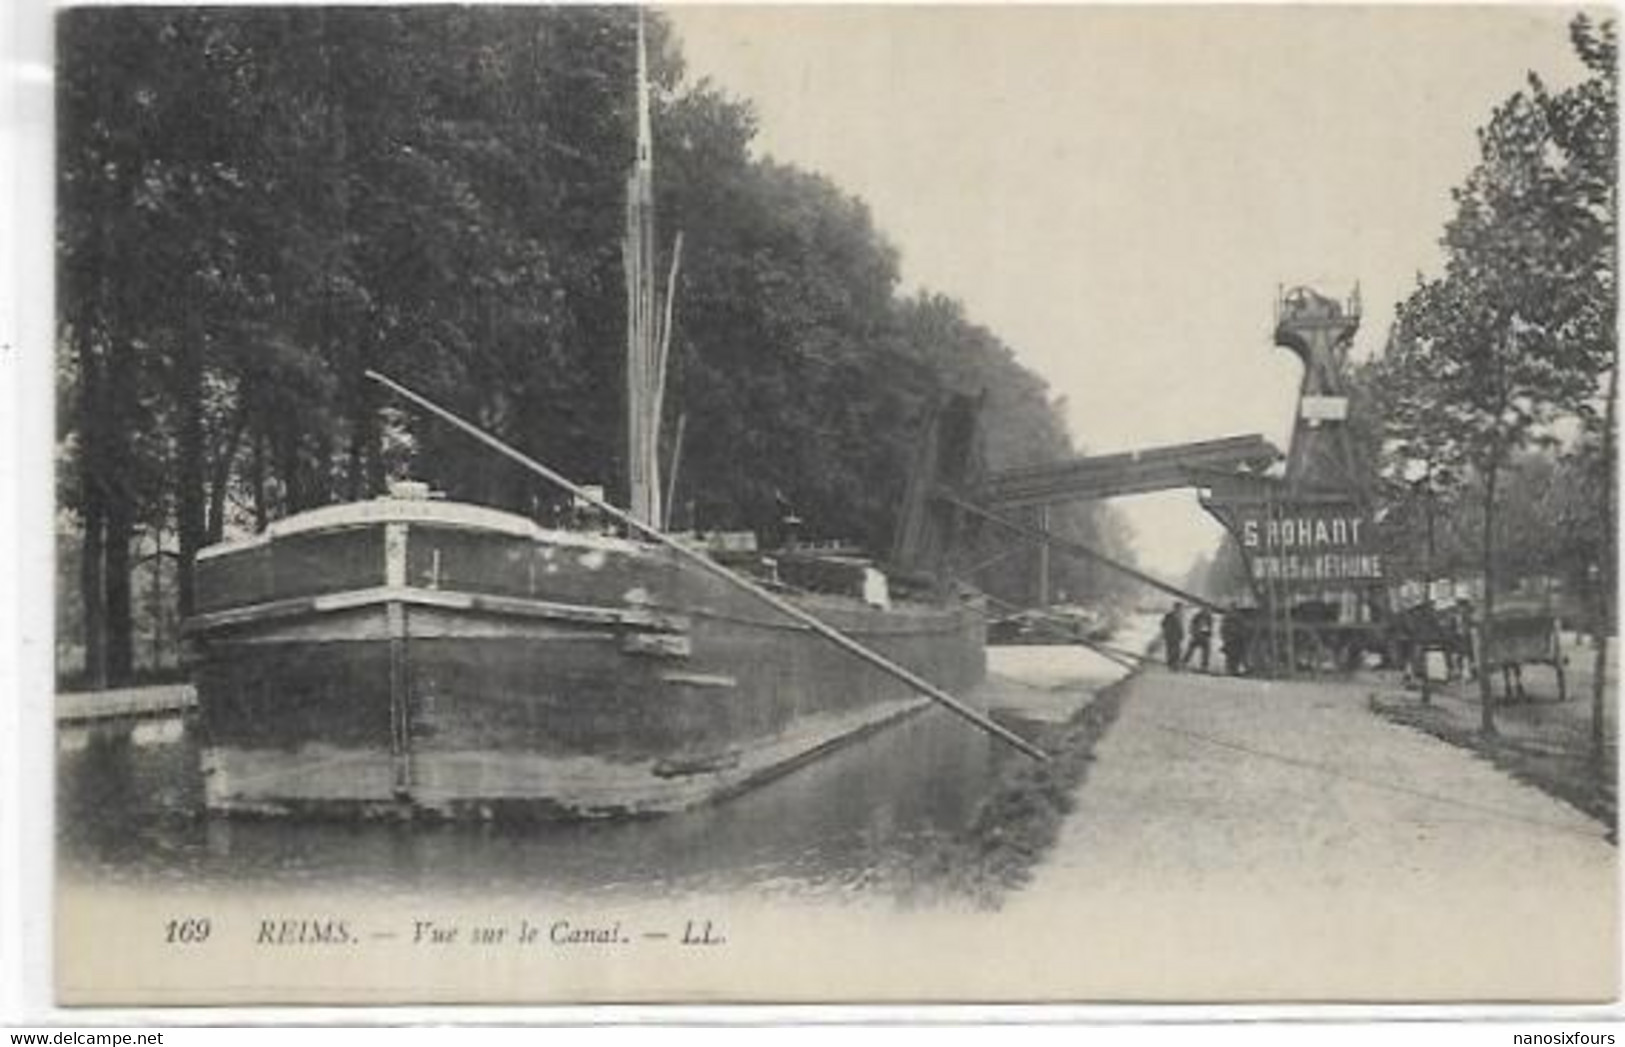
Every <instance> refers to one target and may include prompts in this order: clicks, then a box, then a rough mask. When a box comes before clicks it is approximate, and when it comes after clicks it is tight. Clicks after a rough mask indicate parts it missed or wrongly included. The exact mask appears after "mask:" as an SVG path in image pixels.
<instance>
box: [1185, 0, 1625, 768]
mask: <svg viewBox="0 0 1625 1047" xmlns="http://www.w3.org/2000/svg"><path fill="white" fill-rule="evenodd" d="M1570 38H1571V40H1572V43H1573V46H1574V49H1575V52H1576V54H1577V55H1578V57H1579V59H1580V60H1581V62H1582V63H1583V64H1584V67H1585V69H1586V70H1587V73H1588V75H1587V76H1586V77H1585V78H1584V79H1583V80H1581V81H1580V82H1579V83H1577V84H1575V85H1574V86H1571V87H1568V88H1565V89H1563V90H1552V89H1550V88H1548V86H1547V85H1546V84H1544V83H1542V82H1541V80H1540V79H1538V78H1536V77H1534V76H1531V77H1530V78H1529V81H1528V83H1527V84H1526V85H1525V87H1524V89H1523V90H1521V91H1519V92H1517V93H1516V94H1513V95H1512V96H1511V97H1510V98H1508V99H1507V100H1506V101H1505V102H1504V103H1502V104H1501V105H1500V106H1498V107H1497V108H1496V109H1495V111H1494V112H1493V113H1492V114H1491V115H1490V118H1489V121H1488V123H1486V124H1485V125H1484V126H1483V127H1482V128H1480V130H1479V132H1478V140H1479V147H1480V158H1479V160H1478V163H1477V165H1476V166H1475V167H1474V168H1473V169H1472V170H1471V172H1469V174H1468V175H1467V178H1466V181H1465V182H1464V183H1463V184H1462V185H1461V186H1460V187H1459V188H1457V189H1456V190H1455V193H1454V197H1455V214H1454V216H1453V217H1452V218H1451V219H1450V221H1449V223H1448V224H1447V225H1446V227H1445V229H1444V233H1443V236H1442V238H1441V241H1440V243H1441V246H1442V247H1443V249H1444V254H1445V265H1444V271H1443V273H1442V275H1439V276H1435V277H1419V278H1418V281H1417V286H1416V288H1415V290H1413V291H1412V292H1411V294H1410V295H1409V297H1407V298H1406V299H1405V300H1404V301H1403V302H1401V303H1399V305H1398V307H1397V311H1396V316H1395V322H1394V326H1393V328H1392V331H1391V333H1390V336H1389V339H1388V342H1387V345H1386V347H1385V349H1384V350H1383V352H1381V353H1380V354H1378V355H1377V356H1375V357H1374V358H1372V359H1369V360H1366V361H1363V362H1361V363H1360V364H1359V365H1357V366H1356V367H1355V369H1354V374H1353V376H1352V378H1353V381H1352V385H1353V390H1352V392H1353V395H1352V396H1351V401H1352V405H1351V412H1350V418H1351V424H1353V425H1355V426H1356V443H1357V446H1358V447H1360V448H1361V450H1362V452H1363V453H1362V457H1363V458H1364V459H1365V462H1366V465H1367V468H1366V471H1367V476H1366V477H1365V480H1366V483H1367V484H1368V485H1369V486H1370V488H1371V489H1372V490H1373V492H1374V493H1375V496H1376V500H1377V509H1378V512H1379V514H1381V515H1382V517H1383V519H1384V528H1383V536H1384V542H1385V544H1386V545H1387V547H1388V548H1387V550H1386V552H1387V560H1388V562H1389V563H1390V564H1392V565H1393V566H1394V569H1395V572H1396V573H1399V574H1402V575H1409V576H1412V577H1416V578H1425V577H1450V576H1454V577H1458V578H1459V577H1463V576H1478V577H1482V578H1483V579H1485V581H1486V584H1485V586H1484V594H1485V595H1484V599H1483V606H1482V607H1480V608H1478V610H1477V614H1478V615H1479V616H1480V617H1484V616H1488V615H1492V614H1493V613H1494V608H1495V600H1496V597H1497V594H1498V591H1504V586H1505V585H1506V584H1507V583H1510V582H1511V581H1513V580H1514V579H1519V578H1530V577H1547V578H1557V579H1561V580H1562V582H1563V583H1564V585H1563V587H1564V589H1565V590H1566V591H1567V592H1568V593H1570V594H1577V595H1578V596H1579V598H1580V599H1579V601H1578V604H1577V605H1576V604H1573V603H1571V604H1569V605H1568V606H1567V608H1566V610H1568V611H1569V613H1570V614H1574V613H1575V612H1576V611H1578V612H1579V614H1580V616H1581V617H1582V619H1583V620H1584V621H1585V622H1586V623H1587V624H1588V625H1589V627H1590V629H1591V630H1592V631H1593V635H1594V638H1595V641H1596V647H1595V657H1596V664H1595V674H1594V679H1593V693H1592V703H1593V704H1592V736H1593V743H1594V747H1595V749H1596V751H1597V752H1598V753H1601V752H1602V751H1603V742H1604V738H1605V734H1604V730H1605V728H1604V716H1603V682H1604V671H1603V670H1604V667H1605V666H1606V664H1607V658H1608V653H1607V643H1608V639H1609V637H1610V635H1611V633H1612V631H1613V622H1614V616H1615V608H1614V607H1613V600H1612V597H1613V595H1614V587H1615V584H1616V582H1615V578H1616V566H1617V565H1616V558H1617V549H1616V548H1615V545H1616V520H1617V515H1616V513H1617V494H1616V488H1615V479H1616V464H1615V461H1616V459H1615V454H1616V450H1615V447H1616V445H1615V432H1614V429H1615V404H1616V401H1617V398H1618V383H1619V376H1618V370H1617V360H1618V344H1617V331H1618V310H1617V294H1618V284H1617V277H1616V271H1615V249H1616V243H1617V241H1616V237H1617V231H1616V230H1617V220H1618V196H1617V178H1616V162H1617V153H1618V150H1617V133H1618V119H1619V117H1618V108H1619V107H1618V94H1617V79H1616V72H1615V66H1616V60H1617V47H1616V38H1615V27H1614V24H1613V23H1612V22H1606V23H1603V24H1600V25H1599V24H1595V23H1593V22H1592V21H1590V20H1588V19H1586V18H1584V17H1579V18H1576V19H1575V20H1574V22H1573V23H1572V24H1571V27H1570ZM1199 573H1202V574H1204V575H1205V577H1203V578H1201V579H1200V580H1201V581H1202V582H1205V583H1206V584H1207V585H1208V587H1209V588H1211V589H1214V590H1215V591H1216V592H1220V593H1224V592H1228V591H1234V590H1236V589H1237V588H1238V586H1239V587H1240V588H1245V578H1246V572H1245V569H1244V568H1243V567H1242V566H1241V565H1240V563H1239V556H1238V555H1237V553H1236V551H1235V550H1234V549H1224V550H1221V552H1220V554H1219V555H1218V557H1216V558H1215V560H1214V561H1213V563H1212V564H1211V565H1206V566H1204V569H1203V571H1202V572H1199ZM1193 581H1195V579H1193ZM1492 629H1493V625H1492ZM1491 643H1493V635H1492V638H1491ZM1490 685H1491V680H1490V676H1489V675H1488V674H1480V677H1479V689H1480V697H1481V699H1482V700H1483V712H1482V717H1483V720H1482V727H1483V729H1484V730H1485V731H1486V732H1490V733H1493V732H1494V730H1495V720H1494V716H1495V713H1494V706H1493V704H1492V703H1491V702H1490V701H1489V689H1490Z"/></svg>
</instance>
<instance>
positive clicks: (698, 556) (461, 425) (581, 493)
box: [366, 371, 1050, 762]
mask: <svg viewBox="0 0 1625 1047" xmlns="http://www.w3.org/2000/svg"><path fill="white" fill-rule="evenodd" d="M366 375H367V377H368V378H370V379H372V380H373V381H375V382H377V383H378V384H379V385H382V386H384V387H385V388H386V389H389V390H390V391H391V392H393V393H395V394H396V395H398V396H401V397H403V398H405V399H407V400H410V401H411V402H412V403H414V404H417V405H418V406H419V407H421V408H423V409H424V410H425V411H428V412H429V413H430V414H432V415H434V416H435V417H437V418H439V419H441V420H442V421H445V422H449V423H450V424H452V425H454V426H456V427H457V428H458V429H461V430H462V431H463V432H465V433H467V434H468V435H470V436H472V437H473V438H474V439H476V440H478V441H479V442H480V443H482V444H484V445H485V446H487V447H489V448H491V449H492V450H493V451H496V452H497V453H498V454H500V455H502V456H503V457H505V458H508V459H511V460H512V461H515V462H518V463H519V464H520V465H522V466H524V467H525V468H526V469H529V470H530V471H531V472H533V473H535V474H536V475H538V476H540V477H542V478H543V479H545V480H547V481H548V482H550V483H553V484H556V485H557V486H559V487H562V488H564V490H566V491H568V492H569V493H570V494H572V495H574V496H575V497H576V498H579V499H580V500H581V501H583V502H585V503H587V504H588V505H590V506H592V507H593V508H594V509H597V510H598V511H599V512H601V513H603V514H605V515H606V516H608V517H610V518H611V519H613V520H616V521H618V522H619V523H621V524H622V525H623V526H625V527H628V528H630V529H631V530H633V531H636V532H637V533H638V534H641V535H643V536H644V537H646V538H649V539H651V540H652V541H655V542H659V543H660V544H661V545H664V546H665V547H666V548H668V549H670V550H671V551H672V552H674V553H676V554H677V555H679V556H681V557H683V558H684V559H685V560H688V561H689V562H690V563H692V564H694V565H695V566H697V567H699V568H701V569H702V570H705V571H708V572H710V573H711V574H714V575H716V576H717V577H718V578H721V579H722V580H724V581H726V582H728V583H730V584H732V585H734V586H735V587H737V588H740V589H743V590H745V591H746V592H748V593H750V594H751V595H752V596H754V597H756V598H757V599H758V600H761V601H762V602H763V603H765V604H767V605H768V606H770V607H772V608H773V609H774V610H777V611H779V612H780V613H782V614H784V615H787V616H788V617H790V618H793V619H795V620H796V621H798V622H800V623H801V624H802V625H805V626H806V627H807V628H809V629H811V630H812V631H813V632H815V633H817V634H818V635H819V636H822V637H823V638H824V639H826V640H828V641H829V642H830V643H832V644H834V645H835V646H837V647H839V648H840V649H841V650H843V651H845V652H847V653H848V654H850V655H852V656H853V657H855V658H858V659H860V660H861V661H865V662H868V663H869V664H870V665H872V666H874V667H875V668H876V669H879V670H881V671H882V672H884V673H887V674H888V675H890V676H893V677H896V678H897V679H899V680H901V681H903V682H904V683H906V684H908V685H909V686H910V687H912V688H913V689H914V690H916V691H918V692H919V693H921V694H923V695H925V696H926V697H927V698H930V699H931V700H932V701H934V702H936V703H937V704H938V705H941V706H942V707H944V708H945V709H947V710H948V711H949V712H951V713H953V714H954V715H956V716H958V717H959V718H960V719H963V720H965V721H967V722H969V723H971V724H972V725H974V726H975V727H977V728H979V729H980V730H982V731H985V732H986V733H988V734H991V735H992V736H993V737H995V738H997V739H999V740H1000V741H1002V742H1004V743H1005V744H1007V745H1010V746H1013V747H1014V748H1016V749H1019V750H1021V751H1022V752H1023V753H1026V754H1027V755H1028V756H1031V757H1032V758H1033V759H1035V760H1039V761H1041V762H1042V761H1047V760H1048V759H1049V758H1050V756H1049V754H1048V753H1046V752H1045V751H1044V750H1042V749H1040V748H1038V746H1036V745H1034V744H1033V743H1032V742H1029V741H1028V740H1027V739H1025V738H1023V737H1022V736H1021V735H1019V734H1016V733H1015V732H1014V731H1011V730H1009V729H1007V728H1005V727H1001V726H999V725H998V724H996V723H994V722H993V721H992V720H990V719H988V718H987V717H986V716H984V715H982V714H981V713H980V712H977V711H976V710H975V709H972V708H971V707H970V706H968V705H966V704H965V703H964V702H962V701H960V700H959V699H958V698H955V697H954V696H953V695H951V694H949V693H948V692H947V691H944V690H943V689H942V688H940V687H938V686H936V685H935V684H933V683H931V682H930V681H929V680H925V679H923V678H921V677H920V676H917V675H915V674H914V673H912V672H910V671H909V670H907V669H905V668H904V667H902V666H901V665H898V664H897V663H896V662H894V661H892V660H891V659H889V658H887V657H886V656H885V655H883V654H880V653H879V652H877V651H873V650H870V649H869V648H868V647H865V646H864V645H863V644H861V643H859V642H858V641H856V640H854V639H852V637H850V636H848V635H846V634H845V633H843V632H841V631H840V630H839V629H836V628H835V627H834V626H831V625H828V624H826V623H825V622H824V621H823V620H822V619H820V618H818V617H816V616H815V615H812V614H809V613H807V612H806V611H803V610H802V609H801V608H799V607H797V606H796V605H795V604H793V603H790V602H789V601H788V600H785V599H783V598H781V597H779V596H776V595H774V594H773V593H770V592H768V591H767V590H766V589H764V588H762V587H761V586H759V585H757V584H756V583H755V582H753V581H751V580H750V579H749V578H746V577H745V576H744V575H742V574H740V573H738V572H737V571H732V570H729V569H728V568H727V567H724V566H723V565H722V564H719V563H717V562H716V561H715V560H713V559H711V558H710V557H709V556H706V555H704V554H703V553H699V552H696V551H695V550H693V549H690V548H689V547H688V546H686V545H684V544H683V543H682V542H679V541H678V540H677V539H675V538H673V537H671V536H670V535H668V534H666V533H665V532H664V531H661V530H660V529H659V528H657V527H653V526H651V525H649V524H646V523H644V522H642V521H641V520H638V519H636V518H635V517H633V516H632V515H630V514H629V513H625V512H622V511H621V510H620V509H617V508H615V507H614V506H613V505H610V504H609V503H608V502H606V501H604V500H603V499H602V498H596V497H594V496H593V495H592V494H590V493H589V492H588V491H587V490H586V489H585V488H583V487H581V486H579V485H577V484H575V483H572V482H571V481H570V480H568V479H566V478H565V477H564V476H563V475H561V474H560V473H558V472H555V471H554V470H552V469H550V468H548V467H547V466H545V465H543V464H542V463H541V462H538V461H537V460H536V459H534V458H532V457H530V456H529V455H527V454H525V453H524V452H522V451H520V450H518V449H517V448H514V447H511V446H509V445H508V444H506V443H504V442H503V441H502V440H499V439H498V438H496V437H495V436H492V435H491V434H490V433H488V432H486V431H485V430H483V429H481V428H480V427H479V426H477V425H475V424H473V423H472V422H468V421H464V420H463V419H462V418H460V417H458V416H457V415H455V414H453V413H452V412H450V411H448V410H446V409H445V408H444V407H441V406H440V405H439V404H437V403H435V402H434V401H433V400H430V399H429V398H428V397H426V396H423V395H421V394H419V393H416V392H413V391H412V390H411V389H408V388H407V387H406V386H404V385H401V384H400V383H399V382H397V381H395V380H394V379H392V378H390V377H388V376H386V375H383V374H380V373H378V372H377V371H367V372H366Z"/></svg>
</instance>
